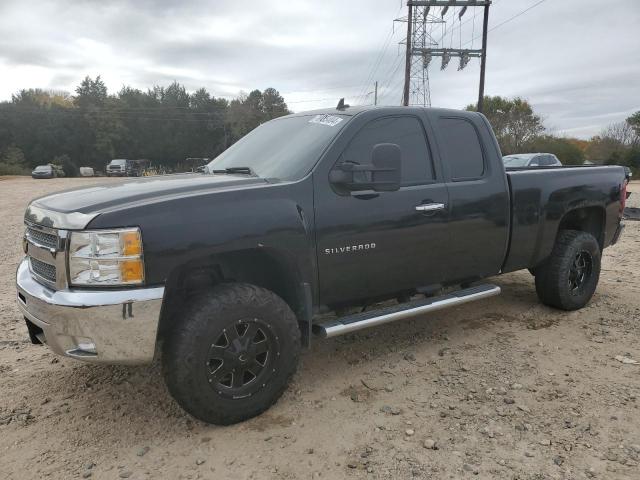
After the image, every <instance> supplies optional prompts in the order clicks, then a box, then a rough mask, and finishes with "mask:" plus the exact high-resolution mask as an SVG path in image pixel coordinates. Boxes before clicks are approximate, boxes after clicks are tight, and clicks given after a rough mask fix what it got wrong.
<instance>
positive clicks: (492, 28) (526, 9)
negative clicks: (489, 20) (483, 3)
mask: <svg viewBox="0 0 640 480" xmlns="http://www.w3.org/2000/svg"><path fill="white" fill-rule="evenodd" d="M496 1H497V0H496ZM546 1H547V0H539V1H538V2H536V3H534V4H533V5H531V6H530V7H528V8H525V9H524V10H522V11H521V12H519V13H516V14H515V15H514V16H513V17H509V18H507V19H506V20H505V21H504V22H500V23H499V24H497V25H494V26H493V27H491V28H490V29H489V31H490V32H493V31H494V30H496V29H498V28H500V27H502V26H503V25H505V24H507V23H509V22H510V21H512V20H515V19H516V18H518V17H520V16H522V15H524V14H525V13H527V12H528V11H529V10H532V9H534V8H536V7H537V6H538V5H540V4H542V3H544V2H546ZM478 38H480V37H475V38H472V39H471V40H469V41H468V42H467V43H465V45H468V44H470V43H471V42H472V41H474V40H477V39H478Z"/></svg>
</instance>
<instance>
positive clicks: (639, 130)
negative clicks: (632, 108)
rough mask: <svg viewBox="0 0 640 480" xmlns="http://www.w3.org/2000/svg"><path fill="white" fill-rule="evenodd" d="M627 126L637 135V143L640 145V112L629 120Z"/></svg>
mask: <svg viewBox="0 0 640 480" xmlns="http://www.w3.org/2000/svg"><path fill="white" fill-rule="evenodd" d="M627 124H629V125H630V126H631V128H633V131H634V132H635V134H636V138H635V143H640V111H638V112H636V113H634V114H633V115H631V116H630V117H629V118H627Z"/></svg>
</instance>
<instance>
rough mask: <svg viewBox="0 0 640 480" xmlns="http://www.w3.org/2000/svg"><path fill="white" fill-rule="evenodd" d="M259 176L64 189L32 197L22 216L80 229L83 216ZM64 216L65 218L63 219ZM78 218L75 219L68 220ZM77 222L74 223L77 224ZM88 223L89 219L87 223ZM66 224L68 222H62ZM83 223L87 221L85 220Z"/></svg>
mask: <svg viewBox="0 0 640 480" xmlns="http://www.w3.org/2000/svg"><path fill="white" fill-rule="evenodd" d="M267 183H268V182H267V181H266V180H264V179H262V178H257V177H248V176H246V175H203V174H198V173H196V174H177V175H165V176H157V177H146V178H140V179H135V180H123V181H122V182H117V183H107V184H100V185H95V186H91V187H81V188H75V189H72V190H65V191H62V192H59V193H54V194H52V195H47V196H45V197H40V198H38V199H36V200H34V201H33V202H32V203H31V204H30V205H29V208H28V209H27V213H26V214H25V219H26V220H27V221H30V222H32V223H39V224H43V225H48V226H52V227H58V228H83V227H84V225H82V226H80V224H81V223H83V219H88V220H90V219H91V218H94V217H95V216H96V215H98V214H100V213H103V212H106V211H111V210H114V209H118V208H121V207H126V206H131V205H135V204H139V203H145V202H151V201H157V200H166V199H167V198H171V197H180V196H185V195H199V194H206V193H209V192H212V191H221V190H228V189H233V190H236V189H242V188H250V187H254V186H257V185H263V184H267ZM64 217H67V218H66V221H65V220H63V219H64ZM74 218H75V219H77V220H78V222H75V221H71V222H70V221H69V220H71V219H74ZM76 223H77V225H76ZM87 223H88V222H87ZM62 224H67V225H64V226H63V225H62ZM85 224H86V223H85Z"/></svg>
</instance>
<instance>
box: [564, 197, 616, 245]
mask: <svg viewBox="0 0 640 480" xmlns="http://www.w3.org/2000/svg"><path fill="white" fill-rule="evenodd" d="M604 219H605V213H604V210H603V209H602V208H600V207H584V208H577V209H575V210H571V211H569V212H567V213H566V214H565V215H564V217H562V220H561V221H560V225H559V226H558V233H557V235H556V241H557V238H558V236H559V235H560V233H561V232H563V231H564V230H578V231H580V232H586V233H589V234H591V235H592V236H593V237H594V238H595V239H596V241H597V242H598V245H600V250H602V248H603V247H604Z"/></svg>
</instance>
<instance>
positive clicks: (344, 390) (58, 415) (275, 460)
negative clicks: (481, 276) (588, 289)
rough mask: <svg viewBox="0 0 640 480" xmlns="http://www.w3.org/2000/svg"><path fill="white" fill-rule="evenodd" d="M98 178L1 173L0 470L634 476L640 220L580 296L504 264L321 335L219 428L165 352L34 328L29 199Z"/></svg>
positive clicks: (637, 458)
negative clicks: (541, 287) (148, 359)
mask: <svg viewBox="0 0 640 480" xmlns="http://www.w3.org/2000/svg"><path fill="white" fill-rule="evenodd" d="M98 181H105V179H55V180H47V181H42V180H40V181H33V180H31V179H30V178H12V179H0V198H1V199H2V202H1V205H0V225H2V231H1V232H0V235H1V236H2V243H3V244H4V245H5V248H4V249H3V250H2V251H1V252H0V259H1V262H0V478H7V479H26V478H43V477H48V478H64V479H67V478H89V477H91V478H106V479H117V478H131V479H142V478H150V479H155V478H171V479H180V478H185V479H195V478H211V479H213V478H222V479H244V478H255V479H262V478H273V479H298V478H300V479H304V478H327V479H333V478H371V479H396V478H403V479H405V478H433V479H443V478H491V479H494V478H496V479H516V478H517V479H547V478H550V479H551V478H558V479H580V478H601V479H618V478H620V479H622V478H627V479H638V478H640V467H639V466H638V463H639V462H640V415H639V412H638V405H639V403H640V402H639V400H638V397H639V396H640V364H632V363H623V362H621V361H619V360H616V356H619V358H620V359H625V358H626V359H635V360H638V361H640V343H639V342H638V340H639V339H640V332H639V330H638V321H639V320H640V281H639V280H640V273H639V272H640V269H639V267H640V252H639V247H640V222H628V223H627V229H626V231H625V234H624V235H623V237H622V239H621V241H620V243H619V244H618V245H616V246H615V247H612V248H610V249H608V250H607V251H606V253H605V255H604V260H603V272H602V276H601V281H600V286H599V288H598V291H597V293H596V295H595V297H594V298H593V300H592V301H591V303H590V304H589V305H588V306H587V307H586V308H584V309H583V310H580V311H578V312H572V313H566V312H559V311H555V310H551V309H549V308H546V307H544V306H542V305H540V304H538V302H537V299H536V294H535V290H534V285H533V278H532V277H531V276H530V275H529V274H528V273H527V272H526V271H525V272H517V273H512V274H508V275H504V276H502V277H499V278H496V279H494V281H495V283H496V284H497V285H499V286H501V287H502V289H503V294H502V295H501V296H499V297H495V298H492V299H487V300H484V301H481V302H477V303H473V304H469V305H465V306H461V307H458V308H455V309H452V310H448V311H442V312H438V313H436V314H432V315H429V316H428V317H423V318H417V319H415V320H411V321H407V322H404V323H402V324H395V325H387V326H383V327H380V328H376V329H373V330H369V331H363V332H362V333H358V334H354V335H349V336H345V337H339V338H337V339H333V340H328V341H318V342H316V343H315V344H314V345H313V347H312V348H311V350H309V351H307V352H305V353H304V354H303V356H302V362H301V368H300V369H299V371H298V374H297V375H296V377H295V379H294V382H293V384H292V385H291V388H289V390H288V391H287V392H286V394H285V395H284V397H283V398H282V399H281V400H280V401H279V402H278V403H277V405H275V407H273V408H272V409H271V410H269V411H268V412H267V413H265V414H264V415H262V416H260V417H258V418H256V419H253V420H251V421H248V422H245V423H243V424H240V425H235V426H231V427H215V426H209V425H205V424H202V423H200V422H198V421H196V420H194V419H193V418H190V417H189V416H188V415H187V414H185V413H184V412H183V411H181V410H180V408H179V407H178V406H177V405H176V404H175V402H174V401H173V400H172V399H171V397H170V396H169V394H168V393H167V390H166V388H165V387H164V384H163V383H162V380H161V376H160V370H159V368H158V365H157V364H156V365H152V366H149V367H139V368H123V367H108V366H91V365H84V364H82V363H78V362H76V361H73V360H71V359H66V358H58V357H56V356H54V355H53V354H51V353H50V352H49V351H48V350H47V349H46V348H45V347H42V346H35V345H31V344H30V343H28V341H27V331H26V328H25V326H24V324H23V321H22V318H21V316H20V314H19V312H18V309H17V307H16V306H15V300H14V296H15V289H14V272H15V269H16V266H17V264H18V261H19V260H20V258H21V256H22V254H21V247H20V245H21V237H22V231H23V226H22V215H23V212H24V209H25V207H26V205H27V203H28V201H29V200H30V199H32V198H34V197H36V196H39V195H42V194H45V193H48V192H53V191H56V190H60V189H63V188H68V187H72V186H78V185H89V184H95V183H97V182H98ZM631 189H632V190H635V192H637V193H636V194H635V195H634V196H632V197H631V204H632V205H634V206H640V184H638V183H635V184H634V185H632V187H631ZM634 197H635V198H634ZM627 361H628V360H627Z"/></svg>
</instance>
